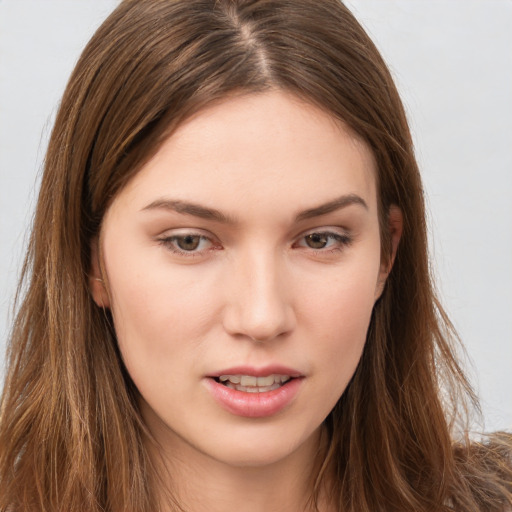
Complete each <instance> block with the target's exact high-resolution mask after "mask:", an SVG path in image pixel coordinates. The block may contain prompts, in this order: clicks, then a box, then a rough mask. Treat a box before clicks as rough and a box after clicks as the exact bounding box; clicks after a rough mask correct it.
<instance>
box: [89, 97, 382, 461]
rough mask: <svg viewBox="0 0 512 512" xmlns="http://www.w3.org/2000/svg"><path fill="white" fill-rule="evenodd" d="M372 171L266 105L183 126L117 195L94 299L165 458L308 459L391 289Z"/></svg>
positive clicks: (306, 121)
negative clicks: (377, 305)
mask: <svg viewBox="0 0 512 512" xmlns="http://www.w3.org/2000/svg"><path fill="white" fill-rule="evenodd" d="M375 172H376V170H375V164H374V161H373V159H372V155H371V152H370V150H369V149H368V147H367V146H366V145H365V144H364V143H362V142H361V141H359V140H358V139H357V138H356V137H355V136H354V135H352V134H351V133H350V132H349V131H348V130H347V129H345V128H344V127H343V125H342V124H341V123H339V122H336V121H335V120H333V118H331V117H330V116H329V115H327V114H326V113H324V112H323V111H321V110H319V109H318V108H316V107H313V106H311V105H309V104H306V103H303V102H301V101H300V100H299V99H297V98H296V97H294V96H291V95H288V94H285V93H283V92H269V93H264V94H258V95H246V96H242V97H236V98H230V99H226V100H225V101H223V102H221V103H220V104H216V105H214V106H211V107H209V108H208V109H206V110H204V111H202V112H201V113H200V114H198V115H196V116H195V117H193V118H192V119H190V120H189V121H187V122H186V123H184V124H183V125H182V126H181V127H180V128H179V129H178V131H177V132H175V133H174V134H173V135H172V136H171V137H170V138H168V139H167V141H166V142H165V143H164V144H163V145H162V147H161V149H160V150H159V151H158V153H157V154H156V155H155V156H154V157H153V158H152V159H151V160H150V161H149V162H148V163H147V164H146V165H145V166H144V167H143V168H142V170H141V171H140V172H139V173H138V174H137V175H136V176H135V177H134V178H133V179H132V180H131V182H129V184H128V185H127V186H126V187H125V188H124V189H123V190H122V191H121V192H120V193H119V194H118V196H117V197H116V198H115V200H114V201H113V203H112V205H111V207H110V208H109V210H108V212H107V214H106V216H105V218H104V222H103V226H102V231H101V237H100V246H101V247H100V251H99V255H100V256H99V257H100V258H101V260H102V262H101V265H102V266H103V269H104V275H103V276H101V277H103V278H104V281H105V286H106V288H107V289H108V293H107V292H106V291H105V289H104V288H103V285H102V283H101V282H100V281H98V280H95V279H92V280H91V283H92V291H93V296H94V298H95V300H96V302H97V303H98V305H100V306H103V307H109V308H110V309H111V311H112V314H113V318H114V323H115V329H116V333H117V338H118V343H119V348H120V351H121V354H122V357H123V360H124V362H125V364H126V368H127V370H128V372H129V374H130V375H131V377H132V379H133V382H134V383H135V385H136V386H137V388H138V390H139V391H140V395H141V408H142V411H143V415H144V418H145V421H146V422H147V424H148V426H149V428H150V430H151V431H152V432H153V434H154V436H155V437H156V439H157V440H158V441H159V442H160V443H161V445H162V446H163V447H164V448H165V449H166V448H169V450H170V451H172V452H173V453H180V449H182V450H185V451H188V453H194V454H196V455H198V456H199V457H203V456H207V457H210V458H213V459H216V460H217V461H220V462H223V463H226V464H230V465H238V466H247V465H255V466H261V465H264V464H269V463H272V462H276V461H280V460H282V459H285V458H286V457H289V456H291V455H292V454H297V453H300V452H301V450H305V447H307V446H312V445H314V444H315V443H316V442H317V439H318V433H319V430H320V426H321V424H322V422H323V420H324V419H325V417H326V416H327V415H328V413H329V412H330V411H331V409H332V408H333V407H334V405H335V403H336V402H337V400H338V399H339V398H340V396H341V395H342V393H343V391H344V390H345V388H346V386H347V384H348V382H349V380H350V378H351V377H352V375H353V373H354V371H355V369H356V366H357V364H358V361H359V359H360V357H361V352H362V350H363V346H364V343H365V338H366V332H367V329H368V324H369V320H370V315H371V311H372V308H373V305H374V302H375V300H376V299H377V298H378V296H379V294H380V292H381V290H382V287H383V283H384V280H385V277H386V273H385V269H384V266H383V265H381V258H380V242H379V223H378V216H377V198H376V185H375ZM99 268H100V265H99V264H98V263H97V258H96V261H95V264H94V268H93V276H92V277H93V278H94V277H96V278H99V277H100V271H99ZM185 447H186V448H185Z"/></svg>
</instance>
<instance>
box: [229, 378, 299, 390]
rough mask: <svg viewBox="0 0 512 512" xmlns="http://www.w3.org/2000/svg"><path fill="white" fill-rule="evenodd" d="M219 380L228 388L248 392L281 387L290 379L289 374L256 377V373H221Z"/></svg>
mask: <svg viewBox="0 0 512 512" xmlns="http://www.w3.org/2000/svg"><path fill="white" fill-rule="evenodd" d="M219 380H220V381H221V382H223V383H224V384H225V385H226V386H227V387H228V388H231V389H236V390H238V391H245V392H246V393H264V392H265V391H272V390H274V389H277V388H279V387H281V385H282V384H284V383H285V382H287V381H289V380H290V376H289V375H277V374H273V375H267V376H266V377H255V376H254V375H221V376H220V377H219Z"/></svg>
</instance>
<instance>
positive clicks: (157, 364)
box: [106, 249, 215, 380]
mask: <svg viewBox="0 0 512 512" xmlns="http://www.w3.org/2000/svg"><path fill="white" fill-rule="evenodd" d="M109 254H110V256H111V261H112V263H114V262H115V265H114V264H111V265H109V261H106V270H107V274H108V280H109V287H110V293H111V300H112V313H113V318H114V324H115V329H116V335H117V339H118V344H119V348H120V351H121V354H122V356H123V360H124V362H125V364H126V366H127V369H128V371H129V372H130V374H132V377H133V378H134V380H136V379H137V375H138V374H139V375H140V376H142V375H143V373H144V372H150V373H151V372H155V373H158V372H162V374H164V375H165V374H169V373H170V372H171V373H173V375H176V376H179V374H180V371H183V370H182V369H183V368H185V367H186V366H187V365H188V364H189V363H190V364H194V362H195V361H196V360H197V359H198V358H199V357H200V353H201V349H202V340H203V339H204V333H205V332H206V331H207V330H208V329H209V328H210V326H211V322H212V316H213V315H212V312H213V311H214V303H215V294H214V293H213V288H214V287H213V283H211V282H210V281H211V279H210V281H209V280H208V279H207V278H206V276H200V275H198V270H197V269H195V270H194V269H193V267H192V266H191V267H185V268H181V269H179V271H177V270H176V268H175V267H173V266H171V265H169V263H168V261H167V262H166V260H165V255H163V256H161V257H157V258H155V259H154V260H152V261H149V258H148V256H147V254H143V255H141V257H140V258H139V255H138V254H137V252H136V251H135V250H134V251H132V253H131V255H130V258H129V259H128V258H121V257H116V252H115V249H114V250H112V251H111V252H110V253H109ZM117 256H119V255H117ZM207 290H209V292H208V291H207ZM184 340H186V343H185V342H184ZM174 362H176V364H174ZM170 366H172V368H170ZM174 366H175V368H174Z"/></svg>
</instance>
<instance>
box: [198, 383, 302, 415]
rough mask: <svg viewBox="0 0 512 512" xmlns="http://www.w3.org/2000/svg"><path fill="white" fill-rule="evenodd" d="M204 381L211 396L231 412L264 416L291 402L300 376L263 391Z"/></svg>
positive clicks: (275, 412)
mask: <svg viewBox="0 0 512 512" xmlns="http://www.w3.org/2000/svg"><path fill="white" fill-rule="evenodd" d="M206 381H207V387H208V389H209V391H210V393H211V394H212V395H213V398H214V399H215V400H216V401H217V402H218V403H219V404H220V405H221V407H223V408H224V409H225V410H227V411H228V412H230V413H231V414H235V415H236V416H243V417H245V418H265V417H268V416H273V415H274V414H277V413H278V412H280V411H282V410H283V409H285V408H286V407H287V406H288V405H290V404H291V402H292V401H293V399H294V398H295V396H296V395H297V393H298V391H299V388H300V385H301V383H302V378H295V379H291V380H289V381H288V382H287V383H286V384H284V385H282V386H281V387H280V388H277V389H274V390H272V391H265V392H263V393H246V392H244V391H238V390H236V389H231V388H228V387H227V386H225V385H224V384H220V383H219V382H217V381H216V380H215V379H212V378H208V379H206Z"/></svg>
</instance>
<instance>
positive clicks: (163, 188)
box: [114, 91, 376, 213]
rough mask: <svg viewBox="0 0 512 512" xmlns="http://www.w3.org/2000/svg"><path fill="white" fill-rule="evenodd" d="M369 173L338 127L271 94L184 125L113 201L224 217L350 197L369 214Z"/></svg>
mask: <svg viewBox="0 0 512 512" xmlns="http://www.w3.org/2000/svg"><path fill="white" fill-rule="evenodd" d="M375 173H376V169H375V162H374V159H373V155H372V152H371V151H370V149H369V148H368V146H367V145H366V144H365V143H364V142H363V141H361V140H360V139H359V138H358V137H357V136H356V135H354V134H353V133H352V132H351V131H350V130H349V129H348V127H347V126H345V125H344V124H343V123H342V122H340V121H339V120H336V119H334V118H333V117H332V116H331V115H329V114H327V113H325V112H324V111H323V110H321V109H319V108H318V107H315V106H313V105H311V104H309V103H307V102H304V101H302V100H300V99H299V98H297V97H296V96H293V95H291V94H289V93H285V92H282V91H272V92H266V93H259V94H249V95H243V96H236V97H231V98H228V99H225V100H223V101H221V102H218V103H216V104H214V105H211V106H209V107H208V108H206V109H203V110H202V111H200V112H199V113H198V114H196V115H194V116H193V117H191V118H190V119H188V120H187V121H185V122H184V123H183V124H182V125H180V126H179V127H178V129H177V130H176V131H175V132H174V133H173V134H172V135H171V136H170V137H169V138H168V139H167V140H166V141H165V142H164V143H163V144H162V146H161V147H160V149H159V151H158V152H157V153H156V154H155V156H154V157H153V158H152V159H151V160H149V162H148V163H147V164H146V165H145V166H143V168H142V169H141V170H140V171H139V172H138V173H137V174H136V175H135V177H134V178H133V179H132V180H131V182H130V183H129V184H128V186H127V187H126V189H125V190H123V191H122V192H121V194H120V195H121V196H125V198H126V199H127V200H128V199H129V201H130V202H132V203H134V204H138V205H139V206H140V207H143V206H144V204H143V203H148V202H151V201H154V200H155V199H157V198H158V197H159V196H165V195H171V196H172V197H177V198H178V199H180V200H190V201H193V202H199V203H201V204H205V205H210V206H213V207H216V208H219V207H221V208H223V207H224V208H225V209H226V210H228V213H229V210H230V209H233V210H240V209H242V210H243V209H245V208H246V207H249V206H251V207H252V208H257V209H261V210H263V209H265V208H267V209H268V210H269V212H272V211H275V210H276V205H281V210H282V209H283V208H285V207H286V208H289V209H290V212H291V210H293V209H294V208H295V209H297V210H300V209H305V208H308V207H311V205H312V204H315V203H321V202H324V201H329V200H332V198H333V197H336V196H339V195H341V194H357V195H360V196H362V197H363V199H364V200H365V201H366V203H367V204H368V206H369V208H370V210H372V209H375V208H376V186H375V181H376V180H375ZM114 202H115V201H114Z"/></svg>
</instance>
